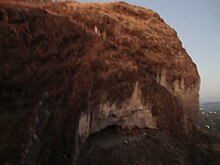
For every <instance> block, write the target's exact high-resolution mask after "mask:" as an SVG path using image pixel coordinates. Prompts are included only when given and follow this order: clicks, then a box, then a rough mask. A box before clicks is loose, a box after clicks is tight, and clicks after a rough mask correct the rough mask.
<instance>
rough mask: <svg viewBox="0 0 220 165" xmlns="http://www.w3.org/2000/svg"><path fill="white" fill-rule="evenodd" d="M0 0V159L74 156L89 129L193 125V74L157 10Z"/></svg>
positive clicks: (49, 160)
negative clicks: (5, 0)
mask: <svg viewBox="0 0 220 165" xmlns="http://www.w3.org/2000/svg"><path fill="white" fill-rule="evenodd" d="M0 4H1V6H0V92H1V94H0V102H1V105H0V127H1V129H0V134H1V136H0V160H1V161H2V162H5V163H8V164H13V163H14V162H16V164H25V163H26V164H30V162H31V164H33V165H34V164H36V163H37V162H38V164H40V165H43V164H62V163H63V164H72V163H73V162H76V159H77V155H78V154H79V153H80V150H81V146H82V144H84V142H86V139H87V138H88V137H89V136H90V135H92V134H94V133H97V132H99V131H101V130H103V129H105V128H107V127H109V126H112V125H114V126H119V127H121V128H123V129H133V128H140V129H143V128H152V129H156V130H159V131H161V132H163V131H165V132H166V131H167V132H171V133H175V134H178V135H181V134H186V135H190V134H191V133H192V132H193V127H194V126H195V125H196V124H197V119H198V111H199V108H198V106H199V96H198V92H199V83H200V82H199V81H200V80H199V75H198V72H197V69H196V66H195V64H194V63H193V62H192V60H191V59H190V57H189V56H188V54H187V53H186V51H185V50H184V49H183V48H182V44H181V42H180V40H179V39H178V37H177V34H176V32H175V31H174V30H173V29H172V28H171V27H170V26H168V25H167V24H166V23H165V22H164V21H163V20H162V19H161V18H160V16H159V15H158V14H156V13H155V12H153V11H151V10H148V9H144V8H140V7H136V6H132V5H128V4H126V3H106V4H89V3H87V4H80V3H56V4H52V3H44V4H26V3H15V2H10V3H9V2H0Z"/></svg>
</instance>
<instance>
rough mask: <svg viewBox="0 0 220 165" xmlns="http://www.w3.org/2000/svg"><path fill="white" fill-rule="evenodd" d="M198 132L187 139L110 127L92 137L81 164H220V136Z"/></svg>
mask: <svg viewBox="0 0 220 165" xmlns="http://www.w3.org/2000/svg"><path fill="white" fill-rule="evenodd" d="M196 134H197V135H194V137H193V139H185V138H183V137H179V136H174V135H172V136H167V135H165V134H163V133H158V132H157V131H155V130H152V129H144V130H139V129H134V130H129V131H128V130H127V131H122V130H121V129H120V128H117V127H109V128H107V129H105V130H103V131H102V132H99V133H98V134H95V135H93V136H92V137H90V139H89V140H88V142H87V144H86V145H84V147H83V148H82V151H81V154H79V155H78V162H77V164H83V165H103V164H109V165H110V164H115V165H116V164H124V165H125V164H126V165H142V164H143V165H146V164H147V165H161V164H169V165H184V164H187V165H219V163H220V145H219V142H220V141H219V138H218V137H217V136H215V135H214V134H210V133H208V132H206V131H203V130H198V132H197V133H196Z"/></svg>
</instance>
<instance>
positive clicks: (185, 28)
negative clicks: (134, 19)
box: [79, 0, 220, 102]
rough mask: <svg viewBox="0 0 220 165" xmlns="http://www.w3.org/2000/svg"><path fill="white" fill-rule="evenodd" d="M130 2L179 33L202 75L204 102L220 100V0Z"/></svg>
mask: <svg viewBox="0 0 220 165" xmlns="http://www.w3.org/2000/svg"><path fill="white" fill-rule="evenodd" d="M79 1H80V2H88V0H79ZM90 2H91V1H90ZM93 2H110V0H93ZM126 2H128V3H131V4H135V5H138V6H143V7H146V8H150V9H153V10H154V11H156V12H157V13H159V14H160V16H161V17H162V18H163V19H164V20H165V22H166V23H167V24H169V25H171V26H172V27H173V28H174V29H175V30H176V31H177V33H178V36H179V38H180V40H181V41H182V43H183V47H184V48H185V49H186V50H187V52H188V54H189V55H190V56H191V57H192V59H193V61H194V62H195V63H196V64H197V67H198V70H199V73H200V76H201V90H200V100H201V102H209V101H220V0H127V1H126Z"/></svg>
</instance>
